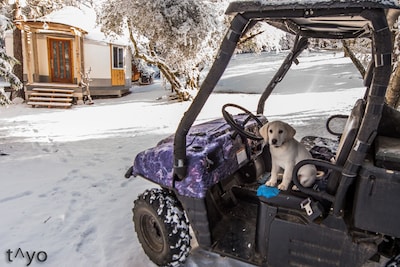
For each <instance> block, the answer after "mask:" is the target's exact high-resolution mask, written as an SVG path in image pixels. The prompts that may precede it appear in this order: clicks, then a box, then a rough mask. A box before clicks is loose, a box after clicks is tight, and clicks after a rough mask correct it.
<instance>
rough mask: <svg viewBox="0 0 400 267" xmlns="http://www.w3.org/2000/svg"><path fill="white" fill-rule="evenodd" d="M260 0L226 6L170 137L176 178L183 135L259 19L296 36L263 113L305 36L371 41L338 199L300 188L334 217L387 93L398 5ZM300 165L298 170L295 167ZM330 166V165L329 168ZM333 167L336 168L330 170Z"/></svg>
mask: <svg viewBox="0 0 400 267" xmlns="http://www.w3.org/2000/svg"><path fill="white" fill-rule="evenodd" d="M261 2H262V1H239V2H233V3H231V4H230V5H229V7H228V9H227V11H226V13H227V14H230V15H234V18H233V20H232V22H231V27H230V29H229V30H228V32H227V34H226V35H225V38H224V40H223V42H222V44H221V46H220V50H219V52H218V55H217V56H216V60H215V62H214V64H213V65H212V67H211V69H210V71H209V74H208V75H207V77H206V78H205V80H204V82H203V83H202V85H201V87H200V90H199V92H198V94H197V96H196V98H195V99H194V100H193V103H192V105H191V106H190V108H189V109H188V111H187V112H186V113H185V115H184V116H183V118H182V120H181V122H180V124H179V126H178V128H177V130H176V133H175V138H174V178H175V179H177V180H179V181H180V180H183V179H185V177H186V174H187V165H186V162H187V158H186V135H187V133H188V131H189V129H190V127H191V126H192V125H193V123H194V121H195V119H196V117H197V116H198V114H199V113H200V111H201V109H202V107H203V106H204V104H205V102H206V101H207V99H208V97H209V95H210V94H211V93H212V91H213V89H214V88H215V85H216V84H217V82H218V80H219V79H220V77H221V75H222V74H223V72H224V71H225V68H226V67H227V65H228V63H229V61H230V58H231V56H232V54H233V53H234V50H235V48H236V45H237V43H238V41H239V40H240V38H241V36H243V34H244V33H246V32H247V31H248V30H250V29H251V27H253V26H254V25H255V24H256V23H257V22H258V21H260V20H265V21H267V22H268V23H269V24H271V25H274V26H275V27H277V28H279V29H281V30H284V31H286V32H289V33H292V34H296V41H295V45H294V48H293V50H292V51H291V52H290V53H289V55H288V56H287V57H286V59H285V60H284V62H283V64H282V66H281V67H280V69H279V71H278V72H277V73H276V75H275V76H274V77H273V79H272V80H271V82H270V83H269V84H268V86H267V87H266V88H265V90H264V92H263V93H262V96H261V98H260V100H259V103H258V108H257V113H258V114H262V113H263V112H264V104H265V101H266V100H267V98H268V96H269V95H270V94H271V92H272V91H273V89H274V88H275V86H276V84H277V83H279V82H280V81H281V80H282V78H283V77H284V76H285V74H286V73H287V71H288V70H289V68H290V66H291V64H292V63H293V62H295V61H296V60H297V56H298V55H299V54H300V53H301V52H302V51H303V50H304V49H305V48H306V47H307V44H308V38H327V39H347V38H352V39H354V38H359V37H369V38H371V39H372V43H373V50H372V54H373V60H372V61H371V63H370V67H369V68H368V71H367V74H366V79H365V85H366V86H367V88H368V89H367V95H366V103H367V104H366V107H365V111H364V116H363V118H362V122H361V126H360V129H359V131H358V135H357V137H356V138H357V140H356V142H355V145H354V147H353V149H352V150H351V152H350V154H349V156H348V159H347V160H346V162H345V163H344V167H343V168H342V169H341V173H342V175H341V178H340V179H339V180H340V184H339V185H338V189H337V190H336V191H337V192H338V193H337V194H336V195H331V194H329V193H327V192H318V193H316V192H314V191H313V190H312V189H307V188H304V187H302V186H299V183H298V182H296V181H295V183H296V184H297V186H299V188H300V190H301V191H303V192H304V193H307V194H310V195H315V194H318V197H322V198H323V199H327V200H329V201H330V202H333V203H334V205H333V208H334V214H335V215H336V216H338V215H339V214H340V212H341V210H342V207H343V201H344V197H345V195H346V192H347V188H348V187H349V186H350V185H351V183H352V180H353V179H354V177H355V176H356V175H357V171H358V169H359V167H360V165H361V164H362V162H363V160H364V158H365V155H366V151H368V149H369V148H370V146H371V144H372V141H373V140H374V137H375V136H376V135H377V129H378V125H379V122H380V118H381V114H382V110H383V107H384V103H385V93H386V89H387V85H388V83H389V78H390V73H391V63H392V62H391V58H392V57H391V56H392V37H391V36H392V34H391V30H390V28H389V26H388V21H387V16H388V17H390V16H392V14H393V13H395V11H394V10H393V9H398V8H399V7H398V6H397V5H395V4H389V2H384V3H385V4H384V3H382V2H380V1H346V2H342V1H329V2H315V3H314V2H312V1H310V2H308V1H306V2H304V3H298V2H296V3H293V2H291V3H288V4H279V5H276V3H275V4H274V2H273V3H272V4H271V5H268V4H262V3H261ZM299 167H300V166H299ZM331 167H333V166H331ZM333 168H337V167H333Z"/></svg>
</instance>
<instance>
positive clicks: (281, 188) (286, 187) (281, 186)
mask: <svg viewBox="0 0 400 267" xmlns="http://www.w3.org/2000/svg"><path fill="white" fill-rule="evenodd" d="M278 189H279V190H282V191H286V190H287V189H288V186H287V185H285V184H282V183H281V184H280V185H279V186H278Z"/></svg>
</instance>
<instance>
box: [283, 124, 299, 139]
mask: <svg viewBox="0 0 400 267" xmlns="http://www.w3.org/2000/svg"><path fill="white" fill-rule="evenodd" d="M285 126H286V130H287V133H288V134H287V135H288V136H287V138H288V139H292V138H293V137H294V135H295V134H296V130H295V129H294V128H293V127H292V126H290V125H289V124H287V123H285Z"/></svg>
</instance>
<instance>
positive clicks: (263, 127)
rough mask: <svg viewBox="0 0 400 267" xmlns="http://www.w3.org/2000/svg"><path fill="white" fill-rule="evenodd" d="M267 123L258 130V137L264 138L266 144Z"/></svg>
mask: <svg viewBox="0 0 400 267" xmlns="http://www.w3.org/2000/svg"><path fill="white" fill-rule="evenodd" d="M268 127H269V126H268V122H267V123H266V124H264V125H263V126H262V127H261V128H260V130H258V132H259V133H260V135H261V136H262V137H263V138H264V141H265V142H268Z"/></svg>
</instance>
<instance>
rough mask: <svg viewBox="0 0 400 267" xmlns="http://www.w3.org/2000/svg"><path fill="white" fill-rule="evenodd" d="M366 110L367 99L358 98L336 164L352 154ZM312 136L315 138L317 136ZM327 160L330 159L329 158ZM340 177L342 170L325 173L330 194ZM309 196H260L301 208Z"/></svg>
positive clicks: (294, 193)
mask: <svg viewBox="0 0 400 267" xmlns="http://www.w3.org/2000/svg"><path fill="white" fill-rule="evenodd" d="M364 110H365V101H364V100H363V99H359V100H357V101H356V103H355V105H354V107H353V109H352V111H351V113H350V116H349V117H348V119H347V122H346V125H345V127H344V130H343V133H342V135H341V138H340V141H339V144H338V147H337V151H336V155H335V156H334V161H335V164H336V165H338V166H343V165H344V164H345V162H346V160H347V158H348V156H349V154H350V151H351V149H352V147H353V144H354V142H355V140H356V137H357V133H358V130H359V128H360V125H361V121H362V118H363V115H364ZM311 138H314V139H315V137H311ZM327 160H328V161H329V159H327ZM340 178H341V172H338V171H333V170H330V171H328V173H327V174H326V175H325V179H326V180H327V185H326V186H325V191H326V192H327V193H328V194H331V195H335V192H336V189H337V187H338V185H339V181H340ZM321 189H322V188H321ZM313 190H315V189H313ZM318 190H320V189H318ZM308 197H309V196H308V195H307V194H304V193H303V192H299V191H293V190H290V191H287V192H280V193H279V195H278V196H277V197H273V198H265V197H259V199H260V201H261V202H263V203H265V204H268V205H272V206H278V207H286V208H293V209H299V210H300V209H301V205H300V204H301V203H302V202H303V201H304V200H305V199H307V198H308ZM329 206H330V205H329ZM321 208H322V209H325V208H326V206H325V204H324V205H323V207H321Z"/></svg>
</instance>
